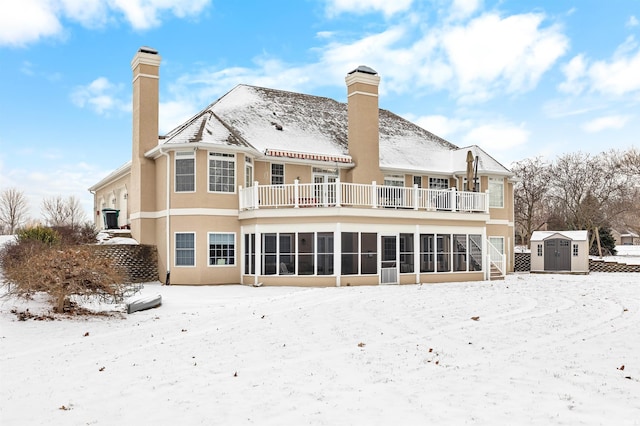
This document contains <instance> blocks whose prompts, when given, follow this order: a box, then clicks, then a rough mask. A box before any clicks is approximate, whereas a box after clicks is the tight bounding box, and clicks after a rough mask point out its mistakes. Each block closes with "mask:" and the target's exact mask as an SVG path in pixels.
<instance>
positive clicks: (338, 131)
mask: <svg viewBox="0 0 640 426" xmlns="http://www.w3.org/2000/svg"><path fill="white" fill-rule="evenodd" d="M379 123H380V166H381V167H382V168H383V169H384V168H386V169H398V170H400V169H406V170H422V171H425V172H437V173H453V172H455V171H460V170H465V168H466V153H467V150H468V149H471V150H472V151H473V152H474V156H475V155H477V156H478V157H479V171H480V172H482V171H484V172H497V173H502V174H508V173H509V171H508V170H507V169H506V168H505V167H504V166H502V165H501V164H500V163H498V162H497V161H495V160H494V159H493V158H491V156H489V155H488V154H486V153H485V152H484V151H483V150H482V149H480V148H479V147H477V146H474V147H469V148H464V149H460V148H458V147H457V146H456V145H454V144H452V143H450V142H448V141H446V140H445V139H443V138H440V137H438V136H436V135H434V134H433V133H431V132H429V131H427V130H425V129H423V128H421V127H419V126H417V125H415V124H413V123H411V122H410V121H408V120H405V119H403V118H402V117H400V116H398V115H396V114H393V113H391V112H389V111H387V110H384V109H380V111H379ZM191 142H201V143H207V144H211V145H219V146H230V147H232V146H237V147H238V146H239V147H247V148H253V149H255V150H256V151H258V152H260V153H264V152H266V151H267V150H282V151H293V152H299V153H310V154H320V155H326V156H344V155H348V147H347V105H346V104H345V103H341V102H337V101H335V100H333V99H330V98H325V97H320V96H312V95H305V94H301V93H294V92H287V91H282V90H274V89H267V88H263V87H255V86H248V85H238V86H236V87H235V88H234V89H232V90H231V91H229V92H228V93H227V94H225V95H224V96H222V97H221V98H220V99H218V100H217V101H216V102H214V103H213V104H211V105H209V106H208V107H207V108H205V109H204V110H203V111H201V112H200V113H198V114H197V115H195V116H194V117H193V118H191V119H190V120H189V121H187V122H186V123H184V124H183V125H182V126H179V127H177V128H176V129H174V130H172V131H171V132H169V133H168V134H167V135H166V136H165V137H164V138H162V139H161V140H160V143H164V144H176V143H179V144H184V143H191ZM458 163H459V164H458Z"/></svg>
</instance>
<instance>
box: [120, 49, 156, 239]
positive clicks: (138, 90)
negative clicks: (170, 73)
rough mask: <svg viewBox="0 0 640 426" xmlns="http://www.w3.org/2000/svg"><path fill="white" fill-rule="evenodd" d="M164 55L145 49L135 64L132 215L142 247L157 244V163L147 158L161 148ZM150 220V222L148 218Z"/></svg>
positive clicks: (134, 228)
mask: <svg viewBox="0 0 640 426" xmlns="http://www.w3.org/2000/svg"><path fill="white" fill-rule="evenodd" d="M160 60H161V58H160V55H158V51H157V50H155V49H152V48H149V47H141V48H140V49H139V50H138V52H137V53H136V55H135V56H134V57H133V60H132V61H131V70H132V71H133V114H132V115H133V138H132V148H133V149H132V156H131V183H130V186H131V188H129V189H128V194H129V203H130V204H129V209H130V210H129V211H130V215H131V234H132V236H133V238H135V239H136V240H137V241H138V242H139V243H141V244H155V222H154V219H150V218H148V217H149V216H150V215H145V213H151V212H155V211H156V197H155V192H156V191H155V162H154V160H152V159H148V158H146V157H145V156H144V154H145V152H147V151H149V150H150V149H152V148H154V147H155V146H156V145H157V144H158V102H159V95H158V94H159V89H158V87H159V84H158V83H159V78H160ZM145 217H147V218H145Z"/></svg>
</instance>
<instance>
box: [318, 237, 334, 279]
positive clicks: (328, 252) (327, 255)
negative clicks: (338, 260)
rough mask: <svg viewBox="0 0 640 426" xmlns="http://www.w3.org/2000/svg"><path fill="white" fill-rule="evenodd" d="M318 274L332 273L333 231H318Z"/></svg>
mask: <svg viewBox="0 0 640 426" xmlns="http://www.w3.org/2000/svg"><path fill="white" fill-rule="evenodd" d="M318 275H333V232H318Z"/></svg>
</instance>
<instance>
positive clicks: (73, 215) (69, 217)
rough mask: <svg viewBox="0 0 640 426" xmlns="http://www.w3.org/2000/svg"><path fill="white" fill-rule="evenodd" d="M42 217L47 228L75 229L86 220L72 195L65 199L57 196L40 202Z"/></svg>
mask: <svg viewBox="0 0 640 426" xmlns="http://www.w3.org/2000/svg"><path fill="white" fill-rule="evenodd" d="M42 216H43V217H44V219H45V221H46V222H47V224H48V225H49V226H71V227H76V226H78V225H80V224H81V223H83V222H84V220H85V219H86V218H85V215H84V211H83V210H82V207H81V206H80V201H79V200H78V198H76V197H75V196H73V195H71V196H69V197H68V198H67V199H64V198H63V197H62V196H61V195H58V196H55V197H50V198H45V199H44V200H42Z"/></svg>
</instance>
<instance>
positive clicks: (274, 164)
mask: <svg viewBox="0 0 640 426" xmlns="http://www.w3.org/2000/svg"><path fill="white" fill-rule="evenodd" d="M273 166H282V183H273V178H274V177H279V176H280V175H274V174H273ZM269 183H270V184H271V185H284V183H285V167H284V163H270V164H269Z"/></svg>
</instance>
